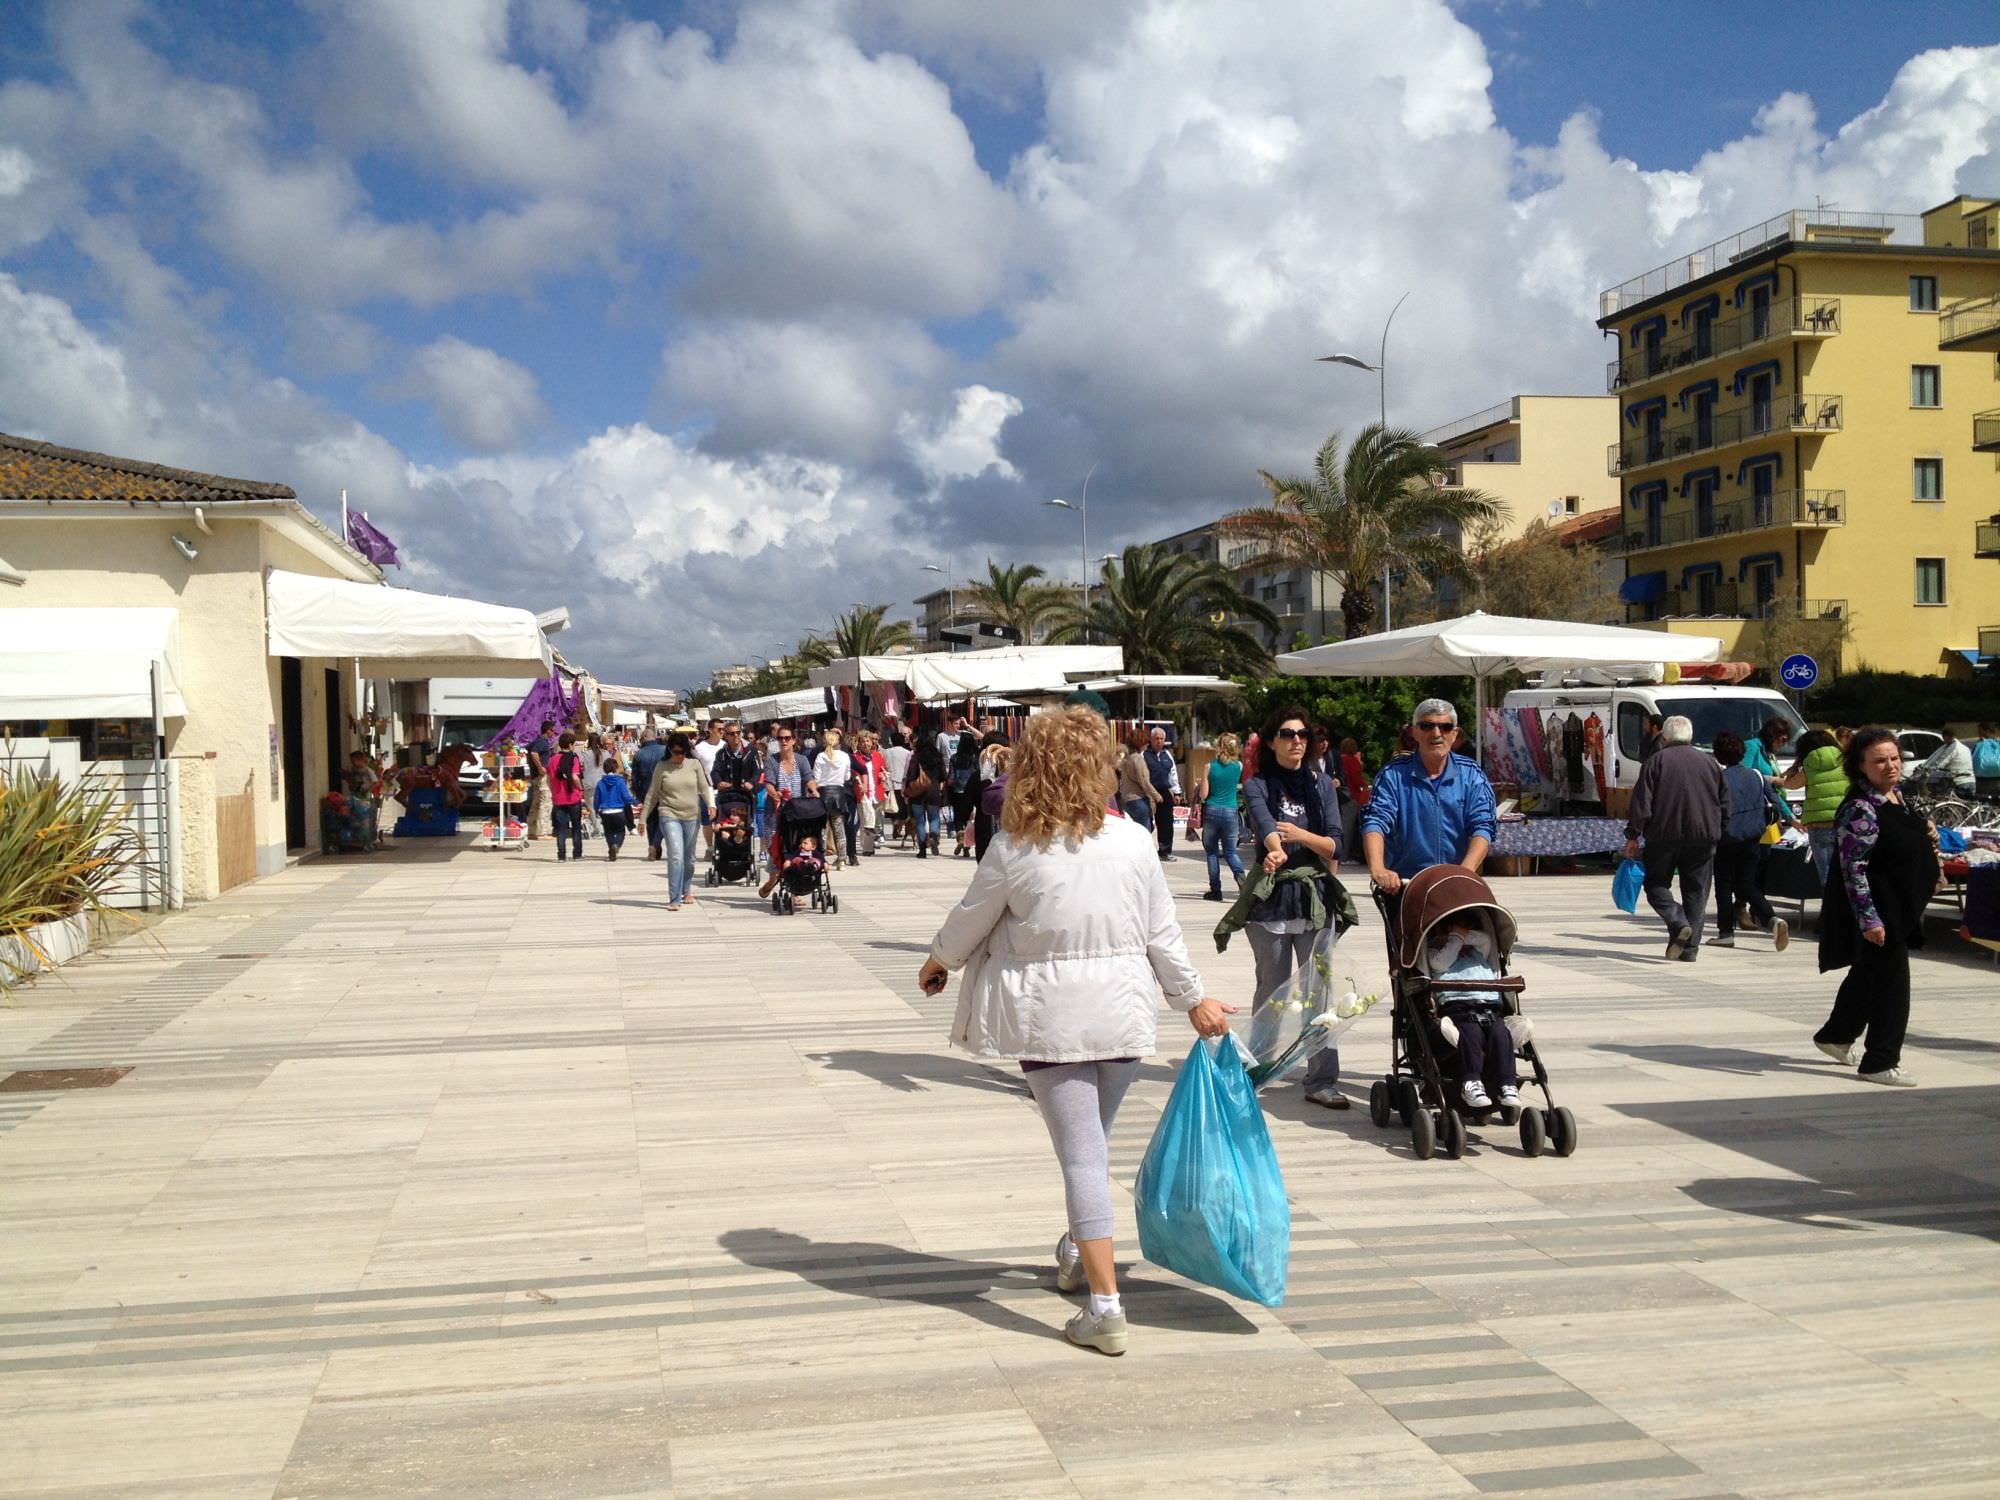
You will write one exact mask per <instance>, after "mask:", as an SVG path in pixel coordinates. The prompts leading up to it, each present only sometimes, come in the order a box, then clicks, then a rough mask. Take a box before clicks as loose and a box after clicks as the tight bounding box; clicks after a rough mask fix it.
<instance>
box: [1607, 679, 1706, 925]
mask: <svg viewBox="0 0 2000 1500" xmlns="http://www.w3.org/2000/svg"><path fill="white" fill-rule="evenodd" d="M1728 810H1729V786H1728V783H1727V782H1725V781H1724V780H1723V779H1722V767H1721V766H1719V765H1717V764H1716V763H1715V760H1714V759H1713V757H1711V756H1708V755H1704V754H1703V753H1702V752H1701V749H1700V747H1699V746H1697V745H1696V744H1695V743H1694V724H1693V723H1692V722H1691V721H1690V720H1689V719H1688V718H1687V716H1686V715H1685V714H1669V715H1668V716H1667V721H1666V723H1664V724H1662V725H1661V726H1660V748H1659V749H1658V750H1656V751H1655V752H1654V753H1653V754H1652V755H1651V756H1650V757H1648V758H1647V760H1646V763H1645V764H1644V765H1643V766H1641V767H1640V768H1639V779H1638V781H1637V782H1636V783H1635V784H1634V785H1633V787H1632V804H1631V807H1630V809H1629V811H1628V812H1627V814H1626V818H1625V858H1627V859H1639V860H1641V861H1642V863H1644V865H1645V867H1646V884H1645V891H1646V902H1647V904H1648V905H1649V906H1651V907H1652V908H1653V910H1654V911H1655V912H1657V913H1658V914H1659V917H1660V920H1661V921H1662V922H1664V923H1666V925H1667V957H1668V958H1669V959H1679V960H1680V961H1681V962H1682V963H1690V964H1691V963H1693V962H1694V961H1695V959H1697V958H1698V957H1700V955H1701V934H1702V929H1703V927H1704V926H1706V924H1707V922H1708V892H1709V887H1710V885H1711V884H1713V882H1714V879H1715V846H1716V845H1717V844H1718V843H1719V842H1721V839H1722V825H1723V819H1724V817H1725V816H1726V815H1727V813H1728ZM1642 841H1643V843H1644V854H1643V856H1642V854H1641V852H1640V846H1641V842H1642ZM1676 883H1678V885H1679V888H1680V899H1679V900H1678V901H1676V900H1675V899H1674V888H1675V885H1676Z"/></svg>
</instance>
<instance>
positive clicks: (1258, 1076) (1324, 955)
mask: <svg viewBox="0 0 2000 1500" xmlns="http://www.w3.org/2000/svg"><path fill="white" fill-rule="evenodd" d="M1380 999H1381V993H1380V990H1379V989H1376V988H1371V987H1367V986H1364V985H1363V983H1362V981H1361V979H1360V976H1359V975H1358V973H1357V972H1356V970H1355V968H1354V965H1353V962H1352V960H1351V958H1350V957H1349V956H1348V955H1346V954H1343V953H1342V952H1341V951H1340V949H1339V947H1338V946H1337V938H1336V935H1335V932H1334V929H1333V927H1332V926H1331V925H1329V926H1327V927H1326V928H1324V929H1322V930H1321V932H1320V934H1319V936H1318V937H1317V938H1315V939H1314V940H1313V945H1312V949H1311V951H1310V952H1309V953H1308V954H1307V955H1306V961H1305V962H1304V963H1303V964H1302V965H1300V966H1299V968H1298V969H1296V970H1295V971H1293V974H1292V977H1291V978H1289V979H1287V980H1286V981H1285V982H1284V983H1283V984H1282V985H1280V986H1279V987H1278V989H1277V991H1276V992H1275V993H1274V994H1272V995H1271V997H1270V998H1269V999H1268V1000H1266V1001H1265V1002H1264V1003H1263V1004H1262V1005H1259V1006H1257V1007H1256V1009H1255V1010H1254V1011H1253V1012H1252V1014H1251V1018H1250V1038H1249V1041H1248V1042H1247V1043H1246V1042H1245V1041H1244V1039H1243V1038H1242V1037H1241V1036H1238V1037H1237V1038H1236V1045H1237V1048H1238V1050H1239V1051H1240V1052H1241V1053H1242V1054H1243V1065H1244V1066H1245V1067H1246V1068H1248V1069H1249V1070H1250V1081H1251V1083H1253V1084H1258V1085H1262V1084H1265V1083H1268V1082H1270V1081H1271V1080H1272V1079H1274V1078H1278V1077H1280V1076H1281V1075H1283V1074H1285V1073H1287V1072H1290V1071H1291V1070H1292V1069H1293V1068H1295V1067H1297V1066H1298V1065H1299V1064H1300V1063H1302V1062H1304V1061H1305V1060H1306V1059H1307V1058H1309V1057H1312V1056H1313V1055H1314V1054H1315V1053H1317V1052H1318V1051H1319V1050H1320V1049H1321V1048H1323V1047H1326V1046H1329V1045H1331V1044H1332V1043H1333V1042H1334V1041H1335V1039H1337V1038H1338V1037H1339V1036H1340V1034H1341V1033H1342V1032H1344V1031H1346V1030H1347V1029H1348V1027H1350V1026H1352V1025H1353V1024H1354V1023H1355V1022H1356V1021H1358V1020H1360V1019H1361V1018H1362V1017H1363V1016H1365V1015H1367V1014H1368V1012H1369V1011H1370V1010H1371V1009H1372V1008H1373V1007H1374V1006H1375V1005H1376V1003H1377V1002H1378V1001H1380Z"/></svg>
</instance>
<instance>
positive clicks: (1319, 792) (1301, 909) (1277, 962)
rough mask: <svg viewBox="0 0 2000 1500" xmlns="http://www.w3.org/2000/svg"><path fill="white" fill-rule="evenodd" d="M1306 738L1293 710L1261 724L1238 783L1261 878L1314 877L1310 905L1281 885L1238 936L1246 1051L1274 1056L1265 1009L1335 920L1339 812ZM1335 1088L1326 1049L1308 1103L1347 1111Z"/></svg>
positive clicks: (1299, 882)
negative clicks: (1251, 1000) (1251, 999)
mask: <svg viewBox="0 0 2000 1500" xmlns="http://www.w3.org/2000/svg"><path fill="white" fill-rule="evenodd" d="M1311 736H1312V729H1311V726H1310V724H1309V722H1308V720H1307V718H1306V713H1305V710H1304V709H1302V708H1300V707H1298V706H1297V705H1296V704H1289V705H1287V706H1285V707H1283V708H1280V709H1278V710H1277V711H1276V712H1275V713H1273V714H1272V715H1271V717H1270V718H1269V719H1267V720H1265V722H1264V728H1263V732H1262V734H1261V735H1260V740H1261V743H1262V745H1263V754H1262V755H1261V756H1260V757H1259V759H1258V764H1257V774H1256V775H1254V776H1246V777H1245V778H1244V779H1243V806H1244V811H1245V813H1246V814H1247V815H1248V817H1249V820H1250V832H1251V835H1252V837H1254V838H1255V839H1256V841H1257V849H1258V852H1259V854H1260V855H1261V856H1262V859H1263V863H1264V869H1265V871H1266V873H1268V874H1272V875H1277V874H1280V873H1281V872H1283V871H1286V870H1303V871H1311V872H1312V874H1311V876H1310V879H1311V881H1312V882H1313V883H1314V884H1316V885H1317V886H1318V887H1319V892H1318V894H1319V900H1318V901H1317V902H1315V901H1314V900H1313V892H1312V891H1310V890H1308V889H1307V884H1306V879H1304V878H1293V879H1283V880H1280V881H1278V883H1277V884H1276V885H1274V886H1273V887H1272V888H1271V891H1270V893H1269V894H1268V895H1266V896H1264V897H1263V898H1262V899H1261V900H1259V901H1257V902H1256V903H1255V904H1254V905H1253V906H1251V908H1250V910H1249V912H1248V913H1247V914H1246V915H1247V918H1248V920H1247V921H1246V922H1245V924H1244V928H1243V931H1244V933H1245V935H1246V936H1247V937H1248V938H1249V939H1250V956H1251V957H1252V958H1253V959H1254V960H1255V961H1256V964H1257V991H1256V996H1255V999H1256V1004H1255V1005H1254V1006H1253V1007H1252V1009H1251V1012H1250V1045H1251V1047H1252V1048H1254V1049H1256V1050H1257V1051H1259V1052H1260V1053H1262V1052H1268V1051H1270V1050H1273V1044H1274V1043H1275V1042H1276V1040H1277V1025H1278V1020H1279V1017H1278V1015H1277V1014H1276V1012H1275V1011H1273V1010H1272V1008H1271V1007H1270V1006H1269V1005H1268V1004H1267V1003H1266V1002H1267V1001H1269V1000H1270V998H1271V997H1272V996H1273V995H1274V994H1275V993H1277V991H1278V990H1280V989H1282V988H1283V987H1284V983H1285V981H1286V980H1287V979H1289V978H1291V977H1292V970H1293V969H1294V968H1295V967H1297V966H1299V965H1302V964H1305V963H1307V962H1309V961H1310V955H1311V953H1312V946H1313V940H1314V939H1315V938H1316V937H1317V936H1318V935H1319V930H1320V928H1321V927H1323V926H1325V925H1326V923H1327V922H1328V921H1330V920H1332V914H1333V911H1334V905H1335V903H1334V893H1333V880H1334V874H1333V872H1334V871H1335V870H1336V869H1337V868H1338V866H1339V862H1340V804H1339V799H1338V798H1337V796H1336V795H1335V792H1334V787H1333V778H1332V777H1331V776H1328V775H1327V774H1326V773H1325V772H1324V771H1321V770H1319V769H1318V768H1316V767H1315V766H1313V765H1312V764H1311V763H1310V761H1309V760H1308V758H1307V750H1308V748H1309V745H1310V742H1311ZM1248 894H1249V893H1247V892H1246V893H1245V895H1246V896H1247V895H1248ZM1315 909H1317V911H1318V914H1319V916H1318V920H1317V922H1316V921H1315V920H1314V911H1315ZM1339 1082H1340V1049H1339V1048H1337V1047H1327V1048H1324V1049H1323V1050H1321V1051H1320V1052H1319V1053H1317V1054H1316V1055H1315V1056H1314V1057H1313V1060H1312V1061H1311V1062H1310V1063H1308V1064H1307V1065H1306V1076H1305V1090H1306V1098H1307V1099H1309V1100H1310V1101H1311V1102H1313V1103H1314V1104H1321V1105H1324V1106H1326V1107H1327V1108H1328V1109H1346V1108H1347V1107H1348V1100H1347V1096H1346V1095H1345V1094H1343V1093H1341V1092H1340V1090H1339V1088H1338V1087H1336V1085H1337V1084H1338V1083H1339Z"/></svg>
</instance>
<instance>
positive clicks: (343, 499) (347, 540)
mask: <svg viewBox="0 0 2000 1500" xmlns="http://www.w3.org/2000/svg"><path fill="white" fill-rule="evenodd" d="M340 540H341V544H342V545H343V546H347V547H352V546H353V545H354V541H353V539H352V538H351V537H349V536H348V534H347V491H346V490H342V491H341V492H340Z"/></svg>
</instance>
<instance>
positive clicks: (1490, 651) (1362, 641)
mask: <svg viewBox="0 0 2000 1500" xmlns="http://www.w3.org/2000/svg"><path fill="white" fill-rule="evenodd" d="M1721 654H1722V642H1721V641H1720V640H1718V639H1716V638H1715V637H1714V636H1704V635H1669V634H1667V633H1666V632H1665V631H1663V630H1629V629H1627V628H1626V627H1624V626H1622V625H1578V624H1575V623H1573V622H1572V621H1569V620H1524V619H1519V618H1517V617H1515V616H1513V615H1489V614H1484V613H1481V612H1480V611H1478V610H1474V611H1473V612H1472V613H1471V614H1469V615H1461V616H1459V617H1458V618H1457V619H1455V620H1438V621H1434V622H1433V623H1431V624H1429V625H1411V626H1409V627H1407V628H1406V629H1403V630H1387V631H1384V632H1382V633H1381V634H1380V635H1364V636H1359V637H1357V638H1355V639H1354V640H1351V641H1331V642H1329V643H1328V644H1326V645H1324V646H1312V647H1308V648H1307V649H1306V650H1304V651H1288V652H1286V653H1285V654H1284V655H1283V656H1280V657H1279V658H1278V670H1279V671H1280V672H1285V673H1289V674H1290V675H1292V676H1294V677H1448V676H1455V675H1457V674H1458V673H1461V672H1468V673H1471V674H1472V675H1473V676H1475V677H1491V676H1493V675H1494V674H1496V673H1499V672H1534V671H1547V670H1552V669H1557V668H1561V667H1581V666H1639V665H1642V664H1645V665H1651V664H1664V663H1666V662H1670V661H1671V662H1701V661H1714V660H1715V659H1716V658H1717V657H1719V656H1720V655H1721Z"/></svg>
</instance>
